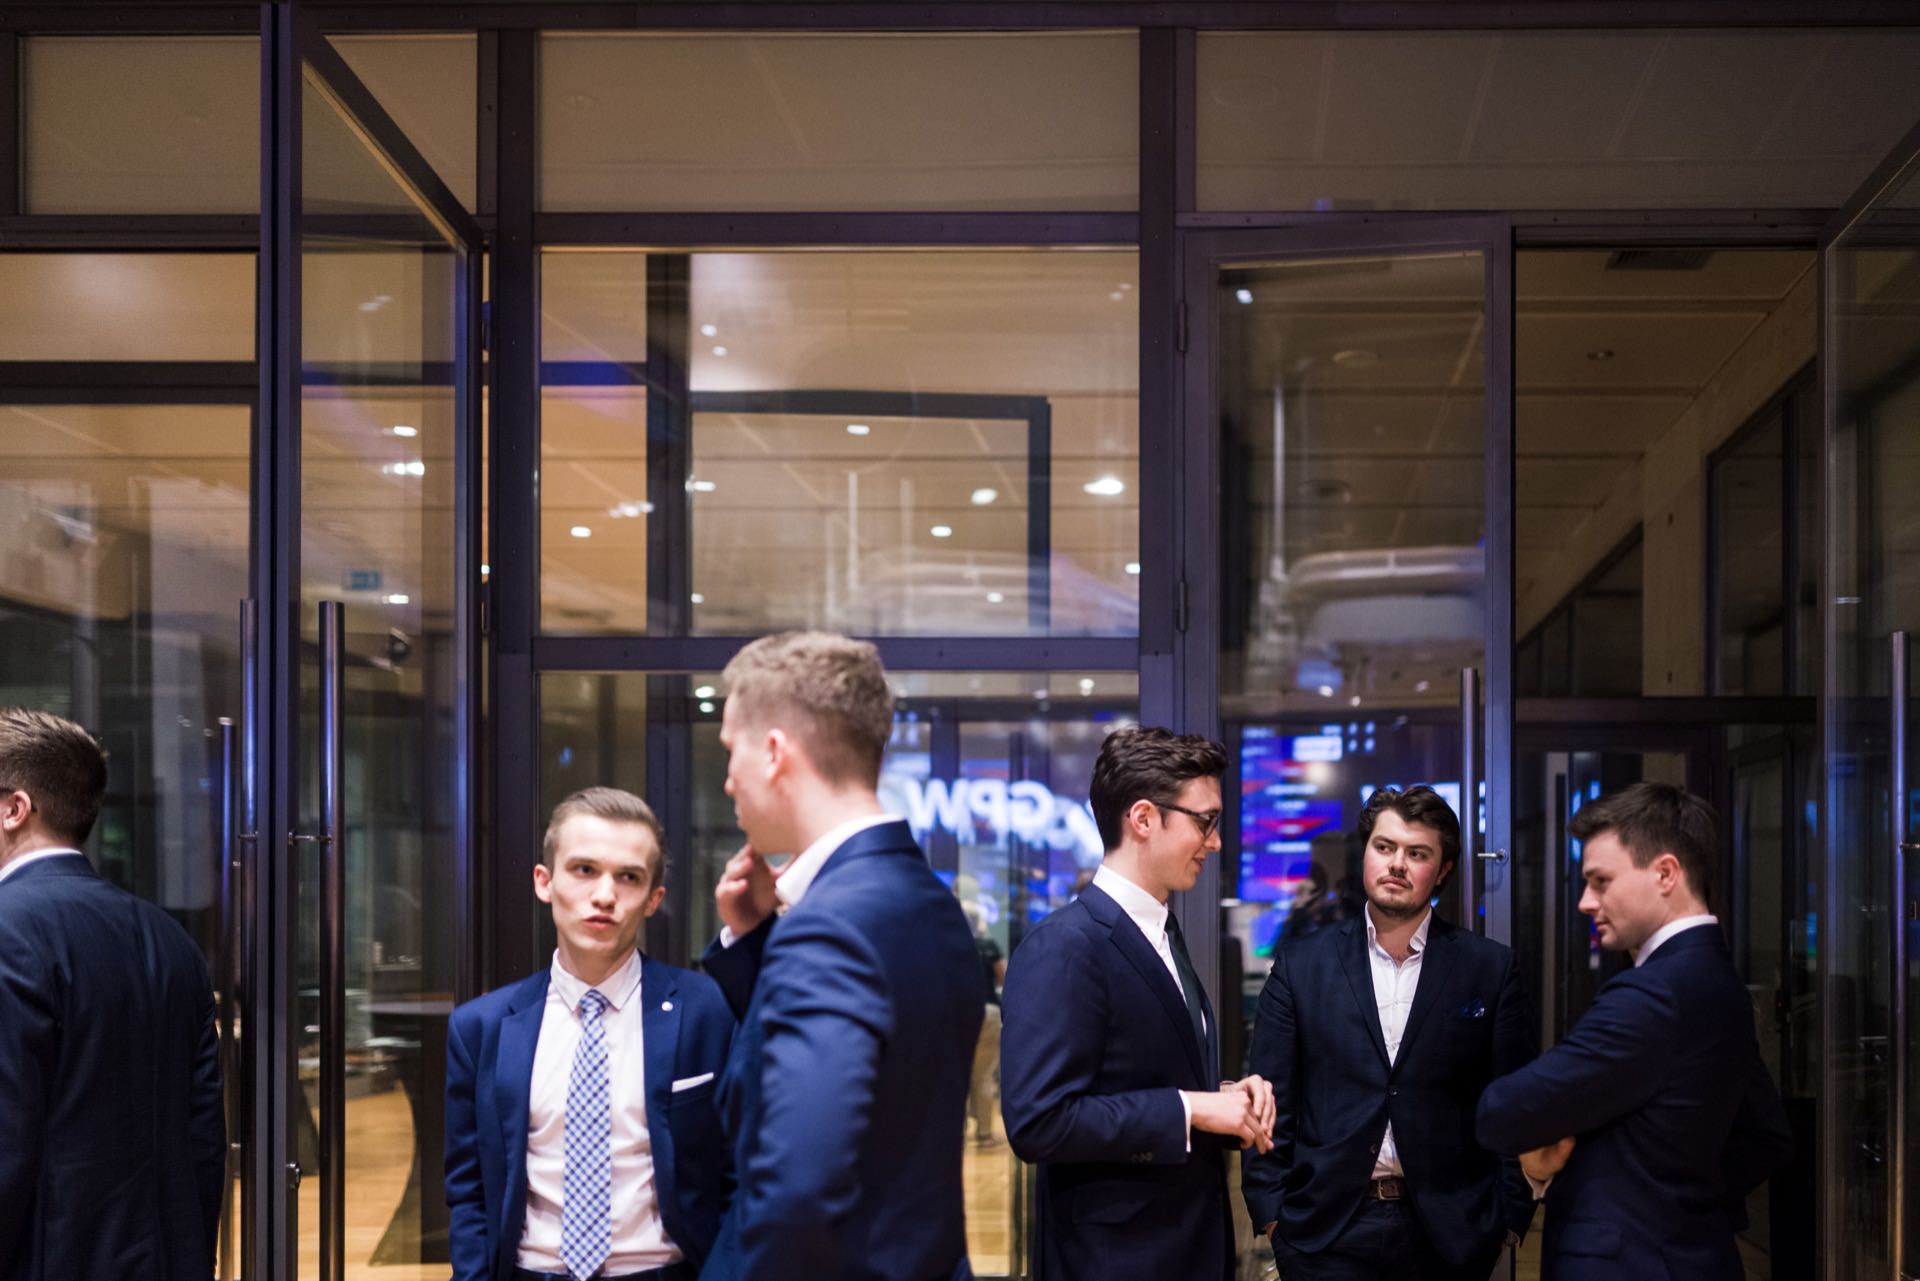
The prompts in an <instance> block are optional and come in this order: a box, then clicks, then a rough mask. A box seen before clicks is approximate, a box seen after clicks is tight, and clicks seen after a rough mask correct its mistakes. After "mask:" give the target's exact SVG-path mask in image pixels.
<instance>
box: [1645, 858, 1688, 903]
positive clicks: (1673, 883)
mask: <svg viewBox="0 0 1920 1281" xmlns="http://www.w3.org/2000/svg"><path fill="white" fill-rule="evenodd" d="M1653 870H1654V874H1655V875H1656V876H1658V877H1659V878H1660V885H1659V890H1660V892H1661V893H1662V894H1671V893H1673V892H1674V891H1675V890H1677V889H1679V888H1680V887H1681V886H1682V885H1684V884H1685V883H1686V879H1687V877H1686V869H1685V868H1683V867H1681V866H1680V859H1679V858H1678V856H1676V855H1673V854H1661V855H1659V856H1657V857H1656V858H1655V859H1654V860H1653Z"/></svg>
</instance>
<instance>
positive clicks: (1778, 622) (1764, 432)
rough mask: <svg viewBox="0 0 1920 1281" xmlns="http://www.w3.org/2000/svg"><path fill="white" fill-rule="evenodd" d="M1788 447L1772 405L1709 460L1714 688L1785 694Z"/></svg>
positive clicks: (1782, 421) (1778, 412)
mask: <svg viewBox="0 0 1920 1281" xmlns="http://www.w3.org/2000/svg"><path fill="white" fill-rule="evenodd" d="M1786 444H1787V426H1786V421H1785V415H1784V413H1783V412H1782V410H1781V408H1780V407H1779V406H1775V407H1774V408H1773V410H1772V412H1771V413H1769V414H1767V415H1766V416H1765V417H1763V418H1762V419H1761V420H1760V421H1759V422H1756V423H1754V424H1753V425H1752V427H1751V428H1749V429H1748V430H1747V431H1746V432H1745V433H1744V434H1743V435H1742V436H1741V437H1740V439H1739V440H1737V441H1735V442H1734V443H1733V444H1731V445H1729V446H1728V447H1727V449H1726V450H1725V451H1724V452H1723V453H1722V454H1720V455H1719V456H1718V457H1717V458H1716V459H1715V460H1714V466H1713V469H1712V474H1711V482H1710V483H1711V485H1712V493H1711V495H1710V497H1709V502H1710V503H1711V504H1712V511H1713V534H1712V538H1713V547H1714V550H1715V557H1714V563H1713V569H1714V574H1713V591H1714V601H1713V611H1714V614H1713V616H1714V620H1715V625H1716V629H1717V636H1716V644H1715V647H1714V658H1715V686H1716V688H1715V692H1716V693H1720V694H1781V693H1785V692H1786V690H1785V688H1784V686H1785V679H1786V675H1787V671H1786V666H1787V662H1786V660H1787V650H1786V646H1787V625H1788V620H1787V609H1786V606H1787V601H1786V593H1787V584H1786V555H1787V551H1786V542H1787V538H1788V535H1789V530H1790V528H1791V525H1790V522H1788V521H1786V520H1783V519H1782V517H1783V516H1784V514H1785V513H1784V512H1783V510H1782V509H1783V507H1784V506H1785V500H1786V492H1787V488H1786V454H1785V451H1786Z"/></svg>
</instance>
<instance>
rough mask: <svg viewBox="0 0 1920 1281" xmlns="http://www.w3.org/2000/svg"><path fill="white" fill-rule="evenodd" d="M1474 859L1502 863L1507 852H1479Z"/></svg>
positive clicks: (1505, 858)
mask: <svg viewBox="0 0 1920 1281" xmlns="http://www.w3.org/2000/svg"><path fill="white" fill-rule="evenodd" d="M1474 857H1475V858H1477V859H1484V860H1485V861H1486V862H1489V863H1504V862H1506V861H1507V852H1506V851H1505V850H1481V851H1480V852H1479V853H1478V854H1475V855H1474Z"/></svg>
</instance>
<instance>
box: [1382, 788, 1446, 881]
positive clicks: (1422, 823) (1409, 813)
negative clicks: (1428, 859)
mask: <svg viewBox="0 0 1920 1281" xmlns="http://www.w3.org/2000/svg"><path fill="white" fill-rule="evenodd" d="M1383 810H1392V811H1393V812H1394V813H1395V814H1398V815H1399V816H1400V821H1401V822H1403V823H1406V824H1408V825H1409V826H1414V827H1431V828H1432V829H1433V830H1434V831H1436V832H1438V833H1440V866H1441V868H1442V869H1443V871H1444V869H1446V868H1448V867H1451V866H1453V865H1454V864H1455V863H1458V862H1459V861H1460V818H1459V816H1458V815H1456V814H1455V813H1454V812H1453V806H1451V805H1449V804H1447V802H1446V799H1445V798H1444V797H1442V796H1441V795H1440V793H1438V792H1436V791H1434V790H1433V789H1432V788H1431V787H1428V786H1427V785H1426V784H1424V783H1422V784H1419V785H1418V786H1415V787H1409V788H1407V789H1405V790H1404V791H1402V790H1400V789H1398V788H1393V787H1383V788H1380V789H1379V790H1378V791H1376V792H1375V793H1374V794H1373V795H1372V796H1369V797H1368V798H1367V804H1366V807H1365V808H1364V809H1362V810H1361V811H1360V844H1361V848H1363V849H1364V848H1365V847H1366V846H1367V845H1369V844H1371V843H1372V841H1373V825H1374V823H1375V822H1376V821H1377V820H1378V819H1379V817H1380V814H1381V812H1382V811H1383ZM1444 883H1445V882H1444V880H1443V881H1442V882H1441V884H1444ZM1436 888H1438V886H1436Z"/></svg>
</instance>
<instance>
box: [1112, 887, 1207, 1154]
mask: <svg viewBox="0 0 1920 1281" xmlns="http://www.w3.org/2000/svg"><path fill="white" fill-rule="evenodd" d="M1093 883H1094V884H1095V885H1097V886H1099V887H1100V891H1101V893H1103V894H1105V895H1106V896H1107V897H1108V898H1110V899H1112V900H1113V901H1114V902H1116V903H1118V904H1119V905H1120V910H1121V911H1123V912H1125V913H1126V914H1127V919H1128V920H1130V921H1132V922H1133V923H1134V925H1136V926H1137V927H1139V930H1140V932H1141V933H1142V934H1144V935H1146V938H1147V943H1148V944H1149V945H1150V946H1151V947H1152V948H1153V951H1154V955H1156V956H1158V957H1159V958H1160V963H1161V964H1162V965H1164V966H1166V967H1167V973H1168V974H1170V975H1172V976H1173V990H1174V991H1176V992H1178V993H1180V996H1181V998H1182V1000H1183V1001H1184V1000H1185V998H1186V994H1187V990H1186V988H1184V987H1182V986H1181V985H1180V967H1179V966H1178V965H1176V964H1174V961H1173V940H1172V938H1171V937H1170V936H1169V935H1168V934H1167V905H1166V904H1165V903H1162V902H1161V901H1160V900H1159V899H1157V898H1155V897H1154V896H1153V895H1151V894H1149V893H1147V891H1146V890H1144V889H1142V888H1140V886H1138V885H1135V884H1134V883H1133V882H1132V881H1130V880H1128V879H1127V878H1126V876H1125V875H1124V874H1123V873H1120V872H1116V871H1114V870H1113V868H1111V867H1109V866H1107V865H1106V864H1105V863H1102V864H1101V865H1100V867H1099V869H1098V870H1096V871H1095V872H1094V874H1093ZM1206 1025H1207V1024H1206V1011H1204V1010H1202V1011H1201V1015H1200V1026H1201V1027H1202V1028H1203V1029H1204V1028H1205V1027H1206ZM1205 1048H1206V1047H1205V1046H1202V1047H1201V1049H1202V1052H1204V1051H1205ZM1179 1093H1180V1113H1181V1116H1182V1117H1183V1118H1184V1119H1185V1120H1186V1123H1187V1151H1189V1152H1191V1151H1193V1100H1192V1099H1189V1098H1188V1097H1187V1092H1186V1091H1185V1090H1181V1091H1180V1092H1179Z"/></svg>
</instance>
